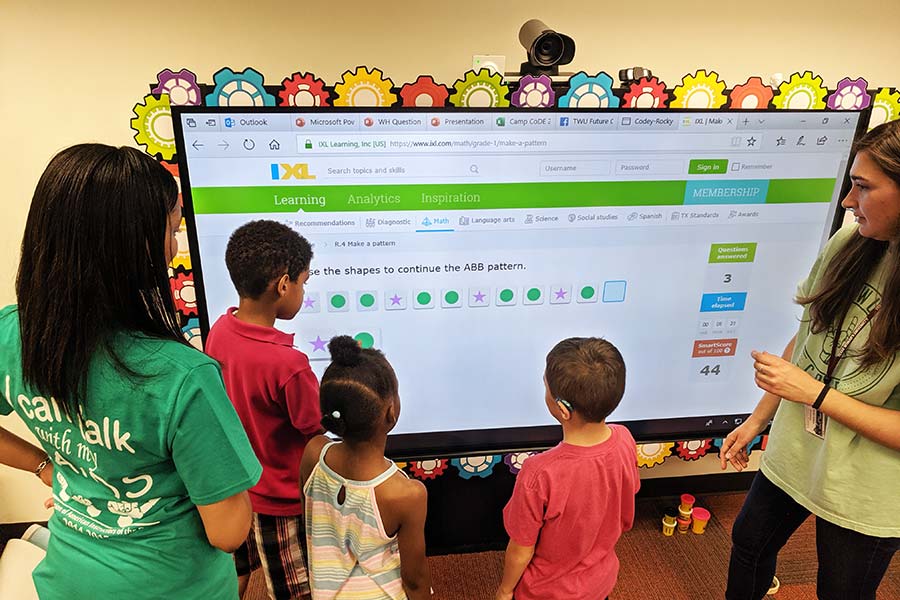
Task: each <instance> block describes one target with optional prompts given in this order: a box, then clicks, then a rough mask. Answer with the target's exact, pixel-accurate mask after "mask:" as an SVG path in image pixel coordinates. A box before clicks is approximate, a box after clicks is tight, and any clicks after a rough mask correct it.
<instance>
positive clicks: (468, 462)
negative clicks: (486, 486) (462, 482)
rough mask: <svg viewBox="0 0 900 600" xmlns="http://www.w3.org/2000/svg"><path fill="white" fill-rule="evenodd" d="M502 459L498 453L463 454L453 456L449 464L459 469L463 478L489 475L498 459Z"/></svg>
mask: <svg viewBox="0 0 900 600" xmlns="http://www.w3.org/2000/svg"><path fill="white" fill-rule="evenodd" d="M501 460H503V459H502V457H501V456H500V455H499V454H494V455H488V456H463V457H461V458H454V459H452V460H451V461H450V464H451V465H453V466H454V467H456V469H457V470H458V471H459V476H460V477H462V478H463V479H472V478H473V477H481V478H484V477H489V476H490V475H491V473H492V472H493V471H494V467H496V466H497V465H498V464H499V463H500V461H501Z"/></svg>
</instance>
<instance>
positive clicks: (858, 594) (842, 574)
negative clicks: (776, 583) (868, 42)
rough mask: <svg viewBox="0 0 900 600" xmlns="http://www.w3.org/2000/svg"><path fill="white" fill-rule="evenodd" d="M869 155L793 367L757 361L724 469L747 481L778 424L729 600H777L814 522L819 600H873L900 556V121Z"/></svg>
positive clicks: (869, 144) (738, 532) (747, 511)
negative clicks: (787, 559) (781, 562)
mask: <svg viewBox="0 0 900 600" xmlns="http://www.w3.org/2000/svg"><path fill="white" fill-rule="evenodd" d="M856 150H857V154H856V158H855V160H854V162H853V165H852V167H851V169H850V179H851V181H852V183H853V187H852V188H851V190H850V193H849V194H848V195H847V197H846V198H844V200H843V206H844V207H845V208H846V209H848V210H850V211H852V212H853V214H854V215H855V217H856V224H854V225H852V226H850V227H845V228H843V229H841V230H840V231H839V232H838V233H836V234H835V235H834V237H833V238H832V239H831V240H830V241H829V242H828V244H827V245H826V247H825V249H824V250H823V252H822V254H821V255H820V256H819V258H818V260H817V261H816V263H815V264H814V265H813V268H812V272H811V273H810V275H809V277H808V278H807V279H806V280H805V281H804V282H803V283H802V284H801V285H800V289H799V291H798V294H797V302H799V303H800V304H801V305H803V307H804V310H803V318H802V320H801V324H800V331H799V332H798V333H797V335H796V336H794V338H793V339H792V340H791V341H790V342H789V343H788V346H787V348H786V349H785V351H784V353H783V354H782V356H781V357H779V356H775V355H773V354H769V353H767V352H753V353H752V355H753V359H754V361H755V363H754V366H755V369H756V383H757V385H758V386H759V387H760V388H761V389H763V390H764V391H765V395H764V396H763V398H762V400H761V401H760V403H759V405H758V406H757V407H756V410H755V411H754V412H753V414H752V415H751V416H750V418H748V419H747V421H745V422H744V423H743V424H742V425H741V426H740V427H738V428H737V429H735V430H734V431H733V432H731V434H729V435H728V437H727V438H725V441H724V443H723V445H722V450H721V454H720V460H721V462H722V468H723V469H724V468H726V465H727V463H728V462H730V463H731V464H732V465H733V466H734V467H735V468H736V469H737V470H741V469H743V468H744V467H746V466H747V445H748V444H749V443H750V442H751V441H752V440H753V439H754V438H755V437H756V436H757V435H758V434H759V433H761V432H762V431H763V429H765V427H766V425H767V424H768V423H769V421H770V420H771V419H772V417H773V416H774V418H775V420H774V422H773V423H772V430H771V433H770V436H769V443H768V447H767V448H766V451H765V452H764V453H763V458H762V465H761V469H760V472H759V473H757V475H756V477H755V479H754V480H753V484H752V486H751V488H750V492H749V493H748V494H747V498H746V500H745V501H744V506H743V508H742V509H741V512H740V514H739V515H738V518H737V520H736V522H735V525H734V531H733V533H732V538H733V542H734V545H733V547H732V551H731V563H730V567H729V573H728V590H727V592H726V598H727V599H728V600H739V599H740V600H744V599H746V600H759V599H761V598H762V597H763V596H764V595H765V593H766V590H767V589H768V588H769V585H770V584H771V583H772V579H773V576H774V574H775V564H776V559H777V556H778V551H779V550H780V549H781V547H782V546H784V544H785V543H786V542H787V540H788V538H790V536H791V535H792V534H793V533H794V531H795V530H796V529H797V527H799V526H800V524H801V523H803V521H805V520H806V518H807V517H808V516H809V515H810V514H814V515H815V516H816V547H817V550H818V559H819V567H818V581H817V588H818V597H819V598H822V599H834V600H837V599H840V600H848V599H850V598H853V599H859V600H874V598H875V592H876V590H877V589H878V586H879V585H880V583H881V580H882V578H883V576H884V573H885V571H886V570H887V567H888V565H889V564H890V562H891V558H892V557H893V555H894V553H895V552H896V551H897V549H898V547H900V122H898V121H894V122H891V123H886V124H884V125H881V126H879V127H877V128H875V129H873V130H872V131H870V132H869V133H868V134H866V135H865V136H864V137H863V138H862V139H861V140H860V142H859V143H858V144H857V147H856Z"/></svg>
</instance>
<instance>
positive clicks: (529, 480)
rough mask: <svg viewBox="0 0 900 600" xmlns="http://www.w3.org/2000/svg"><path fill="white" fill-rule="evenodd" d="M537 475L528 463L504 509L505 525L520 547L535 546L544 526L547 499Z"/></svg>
mask: <svg viewBox="0 0 900 600" xmlns="http://www.w3.org/2000/svg"><path fill="white" fill-rule="evenodd" d="M536 475H537V474H536V473H532V472H531V470H530V469H528V463H527V462H526V463H524V464H523V465H522V470H521V471H520V472H519V476H518V477H517V478H516V485H515V487H514V488H513V493H512V497H511V498H510V499H509V502H508V503H507V504H506V508H504V509H503V525H504V526H505V527H506V533H507V535H509V537H510V539H511V540H513V541H514V542H515V543H517V544H519V545H520V546H534V545H535V544H537V540H538V535H539V534H540V532H541V527H543V525H544V511H545V510H546V508H547V497H546V494H545V493H544V491H543V489H542V486H540V485H539V482H538V480H537V476H536Z"/></svg>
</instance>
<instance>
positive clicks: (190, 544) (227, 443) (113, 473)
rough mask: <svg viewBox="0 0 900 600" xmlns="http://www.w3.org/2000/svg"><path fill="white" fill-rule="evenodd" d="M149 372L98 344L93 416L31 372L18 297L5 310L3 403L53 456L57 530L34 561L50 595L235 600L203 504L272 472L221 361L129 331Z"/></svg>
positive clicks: (45, 598)
mask: <svg viewBox="0 0 900 600" xmlns="http://www.w3.org/2000/svg"><path fill="white" fill-rule="evenodd" d="M114 346H115V348H116V349H117V350H118V352H119V354H120V356H121V357H122V358H123V359H124V361H125V363H126V364H127V365H129V366H130V367H131V368H132V369H136V370H137V371H138V372H139V373H141V374H143V375H146V378H144V379H143V380H140V381H136V382H135V381H130V380H129V379H128V378H126V377H123V375H122V374H121V373H119V372H118V371H117V370H116V367H115V366H114V365H113V363H112V361H111V360H110V359H109V358H108V357H107V356H106V355H105V353H103V352H98V353H97V356H96V357H95V358H94V360H93V363H92V365H91V367H90V370H89V373H88V380H87V393H86V395H87V406H86V409H85V411H84V418H83V419H82V420H81V422H79V420H78V419H75V420H74V422H73V421H72V420H69V419H68V418H66V416H65V415H64V414H63V413H62V412H61V410H60V409H59V407H58V405H57V404H56V402H55V401H54V400H53V399H52V398H45V397H43V396H42V395H41V394H40V393H39V392H37V391H35V390H32V389H29V387H28V386H26V385H25V384H24V383H23V381H22V367H21V362H22V356H21V339H20V336H19V318H18V311H17V309H16V307H14V306H10V307H6V308H4V309H2V310H0V414H9V413H10V412H12V411H13V410H15V411H16V413H18V414H19V416H20V417H22V419H23V420H24V421H25V423H26V424H27V425H28V428H29V429H30V430H31V431H32V432H33V433H34V434H35V435H36V436H37V438H38V440H39V441H40V443H41V445H42V446H43V448H44V450H46V452H47V454H49V455H50V457H51V458H52V459H53V464H54V482H53V498H54V501H55V504H56V508H55V511H54V513H53V515H52V516H51V517H50V531H51V532H52V536H51V539H50V546H49V548H48V551H47V556H46V558H45V559H44V560H43V561H42V562H41V564H40V565H38V567H37V569H36V570H35V572H34V581H35V585H36V586H37V591H38V594H39V595H40V597H41V600H96V599H97V598H128V599H130V600H137V599H147V600H150V599H151V598H153V599H155V598H170V599H175V598H178V599H179V600H181V599H188V600H237V596H238V593H237V578H236V575H235V570H234V562H233V560H232V557H231V555H230V554H226V553H225V552H222V551H221V550H217V549H216V548H214V547H212V546H211V545H210V544H209V542H208V541H207V537H206V533H205V531H204V529H203V523H202V522H201V520H200V514H199V513H198V512H197V508H196V505H197V504H201V505H203V504H213V503H215V502H218V501H220V500H224V499H225V498H228V497H230V496H233V495H234V494H236V493H238V492H241V491H243V490H246V489H248V488H250V487H251V486H253V485H255V484H256V482H257V481H258V480H259V477H260V475H261V473H262V467H261V466H260V464H259V461H257V460H256V457H255V455H254V454H253V450H252V448H251V447H250V443H249V442H248V441H247V436H246V434H245V433H244V429H243V428H242V427H241V423H240V421H239V420H238V417H237V415H236V414H235V412H234V408H233V407H232V405H231V402H229V400H228V397H227V396H226V394H225V386H224V384H223V383H222V375H221V373H220V371H219V367H218V365H217V364H216V363H215V362H214V361H213V360H212V359H210V358H208V357H206V356H205V355H203V354H202V353H200V352H198V351H197V350H195V349H193V348H190V347H188V346H185V345H181V344H179V343H178V342H175V341H169V340H159V339H153V338H149V337H147V336H141V335H133V334H120V335H119V336H118V337H117V338H116V339H115V341H114Z"/></svg>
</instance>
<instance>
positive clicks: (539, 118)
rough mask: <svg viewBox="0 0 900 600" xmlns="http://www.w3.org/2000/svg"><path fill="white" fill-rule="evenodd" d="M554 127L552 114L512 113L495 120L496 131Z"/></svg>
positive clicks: (535, 129)
mask: <svg viewBox="0 0 900 600" xmlns="http://www.w3.org/2000/svg"><path fill="white" fill-rule="evenodd" d="M553 128H554V124H553V117H551V116H550V115H521V114H512V115H504V116H500V117H497V118H496V119H495V120H494V130H495V131H500V130H503V129H507V130H513V131H546V130H549V129H553Z"/></svg>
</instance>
